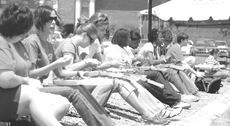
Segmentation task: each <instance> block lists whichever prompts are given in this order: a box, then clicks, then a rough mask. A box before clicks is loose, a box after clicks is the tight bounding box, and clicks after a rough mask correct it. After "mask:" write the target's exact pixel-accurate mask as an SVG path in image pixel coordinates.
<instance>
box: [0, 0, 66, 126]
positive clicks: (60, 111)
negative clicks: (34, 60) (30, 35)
mask: <svg viewBox="0 0 230 126" xmlns="http://www.w3.org/2000/svg"><path fill="white" fill-rule="evenodd" d="M32 26H33V14H32V12H31V11H30V10H29V8H28V7H26V6H25V5H23V4H22V3H19V2H15V3H11V4H10V5H9V6H8V7H6V9H5V10H4V11H3V12H2V14H1V16H0V34H1V35H0V44H1V46H0V56H1V59H0V60H1V61H0V66H1V68H0V69H1V74H0V105H1V107H0V121H4V122H10V121H16V120H17V119H20V118H21V117H22V116H28V115H30V116H31V117H32V118H33V120H34V121H35V123H36V124H37V125H40V126H61V124H60V123H59V122H58V120H57V119H61V118H62V117H63V116H64V115H65V113H66V111H67V110H68V107H69V102H68V101H67V99H66V98H63V97H56V96H57V95H51V94H46V93H41V92H39V91H38V90H37V89H36V88H34V87H33V85H40V84H41V82H40V81H39V80H36V79H33V78H29V77H28V67H27V66H26V64H27V62H26V61H24V60H21V59H20V57H19V55H18V53H17V52H16V51H15V49H14V46H13V44H17V43H18V41H20V40H21V39H22V38H24V36H26V35H27V32H28V31H29V30H30V29H31V27H32ZM22 47H24V46H23V45H22ZM23 54H24V53H23ZM47 97H49V98H50V99H49V100H47ZM55 98H57V99H56V100H58V101H59V102H60V103H58V102H57V101H56V104H52V101H55V100H54V99H55ZM50 102H51V104H49V103H50ZM65 104H66V105H65ZM48 105H50V106H48ZM60 105H61V106H60ZM63 105H64V106H63ZM55 108H56V109H55Z"/></svg>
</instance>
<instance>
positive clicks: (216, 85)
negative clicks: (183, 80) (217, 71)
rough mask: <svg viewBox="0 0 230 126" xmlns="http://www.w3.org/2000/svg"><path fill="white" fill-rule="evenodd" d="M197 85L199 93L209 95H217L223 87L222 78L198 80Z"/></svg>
mask: <svg viewBox="0 0 230 126" xmlns="http://www.w3.org/2000/svg"><path fill="white" fill-rule="evenodd" d="M195 84H196V86H197V88H198V89H199V91H205V92H207V93H217V92H218V91H219V89H220V88H221V87H223V85H222V84H221V78H196V81H195Z"/></svg>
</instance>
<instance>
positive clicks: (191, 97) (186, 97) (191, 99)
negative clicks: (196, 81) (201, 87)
mask: <svg viewBox="0 0 230 126" xmlns="http://www.w3.org/2000/svg"><path fill="white" fill-rule="evenodd" d="M181 101H182V102H186V103H191V102H197V101H199V98H198V97H196V96H194V95H181Z"/></svg>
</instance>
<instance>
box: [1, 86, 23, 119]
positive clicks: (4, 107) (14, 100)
mask: <svg viewBox="0 0 230 126" xmlns="http://www.w3.org/2000/svg"><path fill="white" fill-rule="evenodd" d="M20 94H21V86H17V87H15V88H10V89H3V88H0V121H2V122H11V121H15V120H16V119H17V110H18V105H19V98H20Z"/></svg>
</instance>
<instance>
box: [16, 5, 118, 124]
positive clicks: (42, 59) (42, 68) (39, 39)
mask: <svg viewBox="0 0 230 126" xmlns="http://www.w3.org/2000/svg"><path fill="white" fill-rule="evenodd" d="M34 21H35V27H36V29H37V31H36V33H35V34H31V35H29V37H27V38H25V39H24V40H23V43H24V45H25V47H26V50H27V52H28V57H29V60H30V62H31V64H30V65H31V70H30V71H29V75H30V76H31V77H33V78H40V80H41V82H42V81H43V80H44V79H45V78H46V77H47V76H46V75H47V74H48V73H49V72H50V71H53V72H54V73H55V75H56V76H57V77H59V78H65V77H71V76H78V75H79V72H78V71H67V70H63V69H62V67H64V66H65V65H68V64H69V63H70V61H71V58H69V57H63V58H59V59H56V55H55V53H54V50H53V47H52V44H51V43H50V42H48V41H47V39H48V37H49V35H50V34H51V32H52V30H53V29H54V25H55V23H56V22H58V19H57V13H56V11H55V10H54V9H53V8H51V7H50V6H48V5H42V6H39V7H38V8H37V9H36V10H35V11H34ZM85 27H91V28H92V29H93V31H94V32H91V33H88V32H87V31H84V32H82V34H83V36H84V38H83V40H84V44H83V45H82V46H84V47H85V46H88V45H89V41H90V40H91V37H92V36H96V32H97V29H96V28H95V27H94V26H93V25H91V24H89V25H87V26H85ZM82 29H84V28H82ZM20 47H21V46H20ZM15 48H17V49H18V50H17V51H20V50H22V48H19V46H17V47H16V46H15ZM22 54H23V55H24V53H22ZM40 91H42V92H48V93H52V94H59V95H62V96H64V97H67V98H68V100H69V101H70V102H71V103H72V104H73V106H74V107H75V109H76V110H77V111H78V113H79V114H80V116H81V117H82V119H83V120H84V121H85V123H86V124H87V125H88V126H113V125H115V124H114V122H113V121H112V120H111V119H110V118H109V117H108V115H107V113H106V112H105V111H104V109H103V108H101V106H100V105H99V104H98V103H97V102H96V101H95V99H94V98H93V97H92V95H91V94H90V93H89V92H88V90H87V89H86V88H85V87H84V86H76V88H74V89H73V88H70V87H58V86H48V87H43V88H40Z"/></svg>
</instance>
